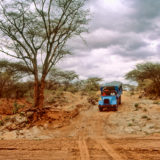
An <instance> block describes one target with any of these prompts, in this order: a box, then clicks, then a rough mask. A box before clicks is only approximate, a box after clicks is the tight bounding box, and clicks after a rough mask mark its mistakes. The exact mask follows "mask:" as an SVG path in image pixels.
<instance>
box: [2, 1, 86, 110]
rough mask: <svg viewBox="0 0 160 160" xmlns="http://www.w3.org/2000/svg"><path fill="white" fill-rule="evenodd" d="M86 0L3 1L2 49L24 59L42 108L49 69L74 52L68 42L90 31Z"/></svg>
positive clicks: (35, 97)
mask: <svg viewBox="0 0 160 160" xmlns="http://www.w3.org/2000/svg"><path fill="white" fill-rule="evenodd" d="M85 1H86V0H27V1H26V0H16V1H8V0H3V1H1V2H0V36H1V46H2V47H1V49H0V51H1V52H3V53H5V54H7V55H9V56H11V57H14V58H16V59H19V60H22V61H23V62H24V63H25V65H26V66H27V68H28V70H29V71H30V72H31V73H32V74H33V75H34V80H35V85H34V101H35V107H37V108H39V109H41V108H42V107H43V102H44V88H45V79H46V76H47V74H48V72H49V71H50V69H51V68H52V67H53V66H54V65H55V64H56V63H57V62H58V61H59V60H60V59H61V58H63V57H64V56H65V55H67V54H70V53H71V52H70V50H69V49H68V48H67V46H66V42H67V41H68V39H70V38H72V37H73V36H78V35H80V34H81V33H83V32H85V31H87V29H86V25H87V23H88V10H85V9H84V4H85ZM39 66H42V67H39Z"/></svg>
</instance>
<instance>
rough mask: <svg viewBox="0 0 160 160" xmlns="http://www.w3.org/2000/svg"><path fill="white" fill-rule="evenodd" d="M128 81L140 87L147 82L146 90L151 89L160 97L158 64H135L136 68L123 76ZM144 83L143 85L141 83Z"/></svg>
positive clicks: (159, 66)
mask: <svg viewBox="0 0 160 160" xmlns="http://www.w3.org/2000/svg"><path fill="white" fill-rule="evenodd" d="M125 78H126V79H128V80H132V81H136V82H137V83H138V85H139V87H141V86H142V85H143V86H144V85H145V84H144V83H145V81H149V82H150V83H149V86H148V87H147V89H151V88H152V89H153V90H154V92H155V93H156V94H158V95H160V64H159V63H151V62H146V63H142V64H137V65H136V68H135V69H133V70H132V71H130V72H128V73H127V74H126V75H125ZM143 82H144V83H143Z"/></svg>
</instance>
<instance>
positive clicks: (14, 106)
mask: <svg viewBox="0 0 160 160" xmlns="http://www.w3.org/2000/svg"><path fill="white" fill-rule="evenodd" d="M24 106H25V105H20V104H18V103H17V102H15V103H14V104H13V114H16V113H18V111H19V109H20V108H24Z"/></svg>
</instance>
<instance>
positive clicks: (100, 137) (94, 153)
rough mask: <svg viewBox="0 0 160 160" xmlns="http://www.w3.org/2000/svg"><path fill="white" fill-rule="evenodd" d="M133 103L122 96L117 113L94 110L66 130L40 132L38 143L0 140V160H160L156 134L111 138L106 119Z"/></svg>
mask: <svg viewBox="0 0 160 160" xmlns="http://www.w3.org/2000/svg"><path fill="white" fill-rule="evenodd" d="M136 100H137V99H136ZM133 102H135V99H131V98H128V97H127V96H125V95H124V96H123V104H122V105H121V106H120V108H119V111H118V112H99V111H98V108H97V106H93V107H91V108H90V109H89V110H87V111H83V112H81V113H80V115H79V116H78V117H76V118H75V119H73V121H72V123H71V125H69V126H66V127H63V128H60V129H57V130H54V129H52V127H50V128H49V129H46V130H43V131H42V132H41V133H40V136H38V135H37V140H1V141H0V160H1V159H2V160H3V159H5V160H32V159H33V160H42V159H43V160H160V136H158V134H157V136H154V135H150V136H142V135H141V136H139V135H130V137H128V135H127V134H124V135H116V134H114V135H113V134H110V133H112V132H110V131H109V128H108V126H109V125H110V123H108V121H109V118H110V117H112V116H117V115H119V114H122V113H124V112H128V111H129V110H131V108H130V106H132V105H133V104H132V103H133ZM136 112H137V111H136ZM140 113H141V112H140ZM140 113H139V114H140ZM134 114H135V113H134ZM106 126H107V128H106ZM111 128H112V127H111ZM46 136H47V138H46V139H47V140H43V139H45V138H43V137H46Z"/></svg>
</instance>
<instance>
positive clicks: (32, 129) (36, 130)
mask: <svg viewBox="0 0 160 160" xmlns="http://www.w3.org/2000/svg"><path fill="white" fill-rule="evenodd" d="M31 133H33V134H34V135H37V134H38V133H40V129H39V128H38V127H37V126H34V127H33V128H31Z"/></svg>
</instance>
